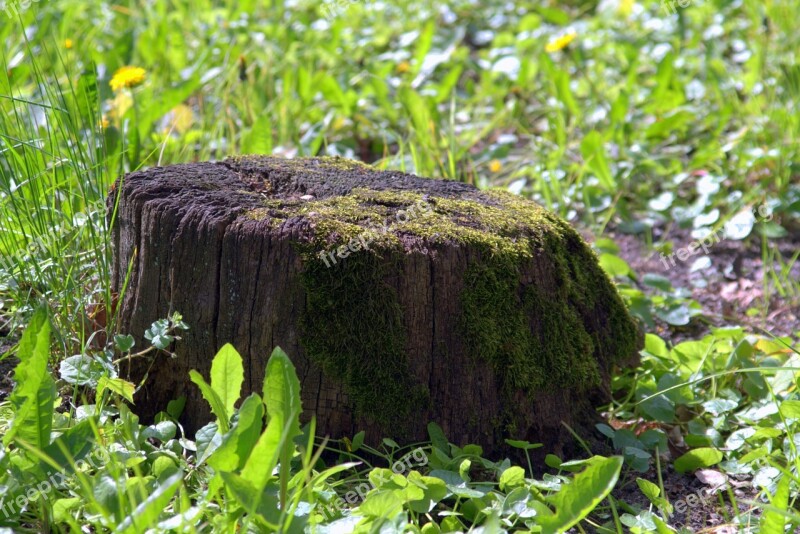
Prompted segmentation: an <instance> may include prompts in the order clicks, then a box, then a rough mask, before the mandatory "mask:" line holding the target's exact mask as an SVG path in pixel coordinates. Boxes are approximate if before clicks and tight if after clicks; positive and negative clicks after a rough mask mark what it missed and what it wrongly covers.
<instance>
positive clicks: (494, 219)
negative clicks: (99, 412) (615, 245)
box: [109, 157, 641, 451]
mask: <svg viewBox="0 0 800 534" xmlns="http://www.w3.org/2000/svg"><path fill="white" fill-rule="evenodd" d="M117 195H119V199H118V202H119V204H118V213H117V216H116V217H115V218H114V225H113V239H114V251H115V254H114V285H115V287H116V289H117V291H120V292H122V289H123V287H124V286H125V280H126V275H127V273H128V272H129V267H130V279H129V281H128V284H127V290H126V291H125V292H124V295H123V296H122V297H121V299H120V321H121V322H120V329H121V330H122V331H124V332H126V333H131V334H133V335H134V336H135V337H137V346H141V345H142V343H146V342H145V341H143V338H142V334H143V333H144V331H145V330H146V329H147V328H148V327H149V325H150V324H151V323H152V322H153V321H155V320H157V319H159V318H163V317H167V316H168V315H169V314H170V313H171V312H173V311H179V312H181V313H182V314H183V316H184V320H185V321H186V322H187V323H188V324H189V325H190V327H191V329H190V330H189V331H187V332H185V333H184V334H183V336H182V337H183V339H182V340H181V341H180V342H178V343H177V344H176V345H175V347H174V350H175V352H176V354H177V355H178V357H177V358H175V359H169V358H165V357H159V358H158V359H157V360H156V361H155V362H153V363H152V365H150V364H146V365H145V364H138V365H134V366H133V367H132V368H131V370H130V372H131V378H132V379H134V380H136V381H137V383H138V380H140V379H141V378H142V377H143V376H144V374H145V373H149V374H148V378H147V380H146V381H145V384H144V386H143V388H142V389H141V390H140V391H138V392H137V394H136V398H135V400H136V404H137V407H138V409H139V411H140V412H141V413H142V414H143V415H144V416H145V417H146V416H148V415H153V414H155V413H156V412H158V411H160V410H164V409H166V405H167V402H169V401H170V400H172V399H175V398H177V397H179V396H185V397H186V399H187V403H186V410H185V412H184V414H183V416H182V422H183V423H184V425H185V426H186V427H187V429H188V430H189V431H190V432H191V431H193V430H196V429H197V428H199V427H201V426H202V425H204V424H206V423H207V422H209V421H210V420H211V416H210V412H209V409H208V407H207V405H206V403H205V402H204V401H203V399H202V397H201V396H200V393H199V390H198V389H197V388H196V387H195V386H194V385H192V384H191V383H190V381H189V378H188V372H189V370H191V369H195V370H197V371H199V372H200V373H201V374H203V375H204V376H206V377H208V375H209V371H210V366H211V360H212V358H213V356H214V354H215V353H216V351H217V350H218V349H219V348H220V347H221V346H222V345H223V344H225V343H232V344H233V345H234V346H235V347H236V349H237V350H238V351H239V352H240V353H241V354H242V357H243V358H244V360H245V384H244V389H245V392H244V395H243V397H244V396H245V395H246V394H247V393H249V392H260V391H261V386H262V381H263V377H264V371H265V366H266V362H267V359H268V356H269V354H270V353H271V351H272V349H273V348H274V347H276V346H280V347H281V348H282V349H283V350H284V351H286V353H287V354H289V356H290V357H291V358H292V361H293V362H294V364H295V366H296V369H297V374H298V376H299V378H300V381H301V386H302V400H303V406H304V414H303V418H304V420H308V419H309V418H310V417H311V416H312V415H315V416H316V419H317V431H318V434H320V435H330V436H332V437H334V438H341V437H352V436H353V435H354V434H355V433H356V432H358V431H360V430H365V431H366V432H367V439H368V441H372V442H375V441H378V440H379V439H380V438H382V437H393V438H395V439H397V440H400V441H403V442H411V441H416V440H421V439H425V438H426V436H427V430H426V428H427V427H426V425H427V423H428V422H429V421H435V422H437V423H438V424H439V425H441V426H442V428H443V429H444V431H445V434H446V435H447V437H448V438H449V439H450V440H451V441H454V442H457V443H478V444H480V445H482V446H484V448H485V449H487V450H494V449H497V448H498V447H502V445H503V440H504V439H505V438H513V439H526V440H528V441H531V442H542V443H545V444H547V445H548V448H549V450H551V451H552V450H555V451H557V450H559V448H560V446H561V445H563V444H564V443H566V442H568V441H570V440H571V437H570V436H569V434H568V433H567V431H566V430H565V428H564V426H563V425H562V422H563V423H567V424H569V425H570V426H572V427H574V428H578V429H582V428H586V427H587V426H588V425H589V424H590V423H593V422H594V420H595V417H596V415H595V413H596V412H595V409H596V406H597V405H598V403H601V402H605V401H607V400H608V399H609V388H608V384H609V380H610V373H611V372H613V370H614V368H615V367H616V366H619V365H630V364H633V363H635V362H636V360H637V358H636V354H637V352H638V349H639V348H640V346H641V337H640V335H639V334H638V331H637V329H636V326H635V325H634V323H633V321H632V320H631V319H630V317H629V316H628V315H627V313H626V311H625V309H624V306H623V304H622V302H621V301H620V299H619V296H618V295H617V293H616V291H615V289H614V287H613V285H612V284H611V282H610V281H609V280H608V278H607V277H606V276H605V275H604V274H603V272H602V271H601V269H600V268H599V266H598V265H597V262H596V259H595V257H594V255H593V254H592V253H591V251H590V249H589V248H588V247H587V245H586V244H585V243H584V242H583V240H582V239H581V238H580V237H579V236H578V235H577V233H576V232H575V231H574V230H572V229H571V228H570V227H569V226H568V225H567V224H566V223H564V222H563V221H561V220H559V219H558V218H556V217H555V216H553V215H552V214H549V213H547V212H545V211H544V210H542V209H541V208H539V207H538V206H536V205H535V204H534V203H532V202H528V201H525V200H523V199H520V198H519V197H512V196H511V195H507V194H501V193H491V192H481V191H478V190H477V189H475V188H474V187H472V186H469V185H467V184H462V183H457V182H452V181H442V180H430V179H425V178H419V177H416V176H411V175H407V174H402V173H398V172H380V171H377V170H374V169H373V168H371V167H368V166H364V165H361V164H356V163H354V162H348V161H346V160H341V159H333V158H321V159H304V160H283V159H277V158H265V157H244V158H235V159H230V160H226V161H224V162H221V163H195V164H186V165H176V166H171V167H164V168H153V169H150V170H147V171H143V172H137V173H132V174H130V175H128V176H126V177H125V178H124V180H122V181H121V182H120V183H119V184H118V186H117V188H116V190H115V193H114V194H112V195H111V196H110V197H109V207H110V208H111V207H113V205H114V202H115V200H117ZM426 205H427V206H428V207H429V211H427V210H425V209H423V208H424V206H426ZM409 210H411V211H410V212H409ZM400 212H404V216H403V217H401V216H400ZM109 213H111V210H109ZM109 216H110V215H109ZM387 221H389V222H390V225H389V228H388V230H386V231H385V232H384V231H383V230H381V231H376V230H370V231H369V232H368V233H367V234H365V233H364V232H365V231H366V230H368V229H371V228H373V226H374V225H375V224H376V223H378V224H379V225H380V226H385V223H386V222H387ZM370 239H371V242H370ZM359 241H360V242H361V243H362V245H363V244H364V243H368V245H369V248H368V250H364V247H363V246H362V247H357V246H356V245H353V243H354V242H359ZM342 245H345V246H348V245H349V246H350V247H351V249H349V250H348V251H346V252H347V253H348V255H347V257H346V258H340V257H337V255H336V251H337V250H340V249H339V247H341V246H342ZM353 248H360V249H361V250H356V251H352V249H353ZM323 251H328V252H330V251H333V256H330V254H326V255H324V256H320V253H321V252H323ZM343 254H344V253H343ZM326 263H327V264H329V266H326Z"/></svg>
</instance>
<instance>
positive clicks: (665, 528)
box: [651, 514, 675, 534]
mask: <svg viewBox="0 0 800 534" xmlns="http://www.w3.org/2000/svg"><path fill="white" fill-rule="evenodd" d="M651 519H652V520H653V523H655V525H656V534H675V529H673V528H672V527H670V526H669V525H667V524H666V523H664V522H663V521H662V520H661V519H660V518H659V517H658V516H656V515H655V514H653V515H652V516H651Z"/></svg>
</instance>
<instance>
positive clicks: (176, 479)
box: [114, 471, 183, 534]
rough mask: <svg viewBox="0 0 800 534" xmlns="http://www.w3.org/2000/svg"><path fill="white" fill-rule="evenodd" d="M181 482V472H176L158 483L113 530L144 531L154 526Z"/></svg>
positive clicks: (133, 533)
mask: <svg viewBox="0 0 800 534" xmlns="http://www.w3.org/2000/svg"><path fill="white" fill-rule="evenodd" d="M182 484H183V473H182V472H180V471H179V472H177V473H175V474H174V475H172V476H171V477H169V478H168V479H166V480H165V481H164V482H162V483H161V484H159V486H158V487H157V488H156V489H155V491H154V492H153V493H152V494H151V495H150V496H149V497H147V499H145V500H144V502H142V503H141V504H139V506H137V507H136V509H135V510H134V511H133V512H132V513H131V514H130V515H129V516H127V517H126V518H125V519H124V520H123V521H122V523H120V524H119V526H118V527H117V528H116V529H115V530H114V532H115V533H119V534H129V533H131V534H135V533H137V532H145V531H147V530H149V529H150V528H152V527H154V526H156V524H157V523H158V518H159V516H161V514H162V513H163V512H164V509H165V508H166V507H167V505H169V503H170V501H171V500H172V497H173V496H174V495H175V493H176V492H177V491H178V488H180V487H181V485H182Z"/></svg>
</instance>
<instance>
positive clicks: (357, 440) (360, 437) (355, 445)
mask: <svg viewBox="0 0 800 534" xmlns="http://www.w3.org/2000/svg"><path fill="white" fill-rule="evenodd" d="M366 435H367V433H366V432H364V431H363V430H362V431H361V432H359V433H357V434H356V435H355V436H353V441H352V442H351V444H350V452H356V451H357V450H359V449H360V448H361V446H362V445H364V437H365V436H366Z"/></svg>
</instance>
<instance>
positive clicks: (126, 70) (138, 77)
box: [110, 66, 145, 91]
mask: <svg viewBox="0 0 800 534" xmlns="http://www.w3.org/2000/svg"><path fill="white" fill-rule="evenodd" d="M144 75H145V70H144V69H143V68H141V67H130V66H128V67H121V68H119V69H117V72H115V73H114V76H113V77H112V78H111V82H110V85H111V89H113V90H114V91H119V90H120V89H122V88H123V87H127V88H131V87H136V86H137V85H141V84H142V82H144Z"/></svg>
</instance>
